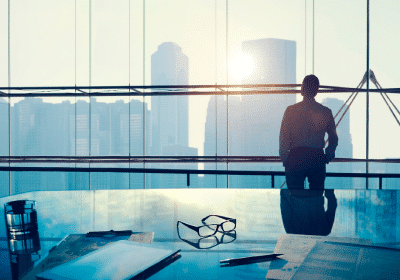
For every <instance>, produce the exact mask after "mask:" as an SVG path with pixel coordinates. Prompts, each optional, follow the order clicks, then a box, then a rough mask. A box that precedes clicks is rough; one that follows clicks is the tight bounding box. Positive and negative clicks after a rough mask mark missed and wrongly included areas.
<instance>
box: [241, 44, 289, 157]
mask: <svg viewBox="0 0 400 280" xmlns="http://www.w3.org/2000/svg"><path fill="white" fill-rule="evenodd" d="M242 52H243V53H245V54H246V55H248V56H250V57H251V58H252V59H253V61H254V71H253V73H252V74H251V75H250V76H248V77H247V78H245V79H243V80H242V84H295V83H296V42H295V41H289V40H281V39H272V38H268V39H260V40H251V41H245V42H243V43H242ZM294 103H296V96H295V95H294V94H265V95H245V96H243V97H242V106H241V107H242V108H241V109H240V110H241V113H242V114H241V115H242V118H241V125H240V127H239V129H240V134H241V135H242V141H241V143H237V144H240V145H241V149H240V151H241V155H248V156H253V155H254V156H257V155H265V156H267V155H268V156H277V155H279V152H278V151H279V130H280V125H281V121H282V117H283V113H284V112H285V110H286V108H287V106H289V105H292V104H294Z"/></svg>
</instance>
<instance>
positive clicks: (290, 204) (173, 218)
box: [0, 189, 400, 279]
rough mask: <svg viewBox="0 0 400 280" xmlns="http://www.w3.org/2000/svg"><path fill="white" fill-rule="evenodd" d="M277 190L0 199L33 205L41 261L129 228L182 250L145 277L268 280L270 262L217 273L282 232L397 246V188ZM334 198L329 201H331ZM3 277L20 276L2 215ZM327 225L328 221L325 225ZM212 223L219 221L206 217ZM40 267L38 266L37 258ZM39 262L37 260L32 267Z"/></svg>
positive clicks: (266, 247) (267, 247)
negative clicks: (73, 239)
mask: <svg viewBox="0 0 400 280" xmlns="http://www.w3.org/2000/svg"><path fill="white" fill-rule="evenodd" d="M286 192H287V191H283V193H281V190H278V189H276V190H275V189H164V190H96V191H94V190H93V191H54V192H51V191H50V192H47V191H39V192H30V193H25V194H19V195H15V196H11V197H4V198H1V199H0V200H1V201H0V205H1V207H3V211H4V204H5V203H7V202H9V201H14V200H34V201H36V203H37V204H36V211H37V214H38V225H39V237H40V245H41V250H40V251H39V253H40V255H41V256H42V258H43V257H45V256H46V255H47V254H48V252H49V250H50V249H51V248H52V247H53V246H55V245H56V244H57V243H58V242H59V241H60V240H61V239H62V238H64V237H65V236H66V235H69V234H85V233H87V232H90V231H108V230H132V231H133V232H149V231H152V232H154V242H153V244H155V246H158V247H165V248H173V249H181V256H182V257H181V258H180V259H178V260H177V261H175V262H173V263H172V264H170V265H169V266H167V267H165V268H163V269H162V270H160V271H159V272H157V273H156V274H154V275H153V276H151V277H150V279H169V278H172V279H232V278H237V279H242V278H245V277H250V278H251V279H265V277H266V274H267V272H268V267H269V264H270V263H269V262H260V263H254V264H248V265H241V266H235V267H220V264H219V261H220V260H223V259H228V258H239V257H245V256H254V255H261V254H269V253H272V252H273V251H274V248H275V245H276V242H277V240H278V237H279V236H280V235H281V234H285V233H297V234H315V235H326V234H329V236H332V237H355V238H367V239H371V240H372V242H373V243H374V244H378V245H379V246H386V247H393V248H400V193H399V191H395V190H335V191H334V194H333V193H330V194H329V196H328V195H324V196H310V197H299V196H290V195H288V194H287V193H286ZM332 195H333V197H332ZM212 214H215V215H221V216H226V217H230V218H235V219H236V229H235V231H232V232H230V234H225V235H223V234H222V233H221V232H217V233H216V236H215V237H212V238H205V239H202V238H201V237H199V236H198V234H197V233H196V232H195V231H193V230H191V229H189V228H187V227H185V226H182V224H180V225H179V235H178V230H177V221H182V222H185V223H187V224H190V225H194V226H201V225H203V224H202V222H201V220H202V219H203V218H204V217H206V216H208V215H212ZM0 219H1V220H2V221H0V246H1V247H0V248H1V250H0V252H1V255H0V262H1V268H0V271H2V272H1V274H2V275H1V277H0V278H1V279H12V278H11V271H12V270H13V274H14V275H15V273H18V272H16V271H15V268H12V266H11V256H10V254H9V249H8V240H7V232H6V225H5V219H4V215H0ZM330 219H332V222H333V223H330V222H329V220H330ZM207 222H210V223H221V222H224V220H223V219H220V218H217V217H211V218H210V221H209V220H207ZM39 261H40V260H39ZM36 263H37V262H36Z"/></svg>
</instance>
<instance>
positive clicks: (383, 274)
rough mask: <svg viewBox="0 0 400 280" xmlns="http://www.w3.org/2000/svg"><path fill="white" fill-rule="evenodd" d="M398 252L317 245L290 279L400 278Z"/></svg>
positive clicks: (323, 243)
mask: <svg viewBox="0 0 400 280" xmlns="http://www.w3.org/2000/svg"><path fill="white" fill-rule="evenodd" d="M399 259H400V250H398V249H392V248H383V247H374V246H365V245H359V244H346V243H335V242H317V243H316V244H315V246H314V247H313V248H312V249H311V251H310V252H309V254H308V255H307V257H306V258H305V260H304V261H303V263H302V264H301V266H300V267H299V268H298V269H297V271H296V273H295V274H294V276H293V278H292V279H295V280H303V279H304V280H306V279H307V280H309V279H334V280H348V279H350V280H351V279H353V280H355V279H400V267H399V265H398V264H399Z"/></svg>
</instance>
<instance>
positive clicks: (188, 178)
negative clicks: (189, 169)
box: [186, 173, 190, 187]
mask: <svg viewBox="0 0 400 280" xmlns="http://www.w3.org/2000/svg"><path fill="white" fill-rule="evenodd" d="M186 185H187V186H188V187H189V186H190V173H187V177H186Z"/></svg>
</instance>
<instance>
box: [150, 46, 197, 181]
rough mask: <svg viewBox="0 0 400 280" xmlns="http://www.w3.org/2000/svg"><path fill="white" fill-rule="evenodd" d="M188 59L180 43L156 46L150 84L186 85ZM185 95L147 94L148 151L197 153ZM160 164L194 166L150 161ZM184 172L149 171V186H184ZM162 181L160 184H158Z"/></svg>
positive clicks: (194, 166) (180, 154)
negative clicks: (149, 97)
mask: <svg viewBox="0 0 400 280" xmlns="http://www.w3.org/2000/svg"><path fill="white" fill-rule="evenodd" d="M188 83H189V60H188V57H187V56H186V55H185V54H183V53H182V49H181V47H179V46H178V45H177V44H175V43H172V42H165V43H162V44H161V45H160V46H158V50H157V51H156V52H155V53H153V54H152V56H151V84H152V85H188ZM188 107H189V99H188V96H153V97H151V155H153V156H160V155H162V156H182V155H187V156H197V149H195V148H190V147H189V120H188V119H189V112H188ZM151 167H164V168H194V169H197V164H191V165H187V164H185V165H181V166H178V165H171V164H169V165H163V166H161V165H157V166H156V165H152V166H151ZM184 179H185V178H184V176H178V175H152V176H150V182H148V183H150V184H151V187H152V188H165V187H186V180H184ZM161 183H162V184H161Z"/></svg>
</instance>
